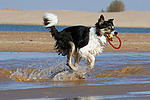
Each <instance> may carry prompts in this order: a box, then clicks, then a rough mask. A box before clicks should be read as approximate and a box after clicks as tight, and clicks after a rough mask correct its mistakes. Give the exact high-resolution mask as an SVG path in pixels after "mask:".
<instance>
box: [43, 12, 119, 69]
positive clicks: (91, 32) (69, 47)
mask: <svg viewBox="0 0 150 100" xmlns="http://www.w3.org/2000/svg"><path fill="white" fill-rule="evenodd" d="M113 20H114V19H109V20H107V21H105V19H104V16H103V15H101V16H100V18H99V19H98V22H97V23H96V24H95V27H86V26H71V27H68V28H65V29H64V30H62V31H61V32H58V30H57V29H56V28H55V25H56V24H57V23H58V17H57V15H55V14H52V13H46V14H45V16H44V17H43V21H44V25H45V27H46V28H48V29H50V32H51V35H52V36H53V37H54V39H55V40H56V44H55V48H56V50H57V52H58V53H59V54H62V55H63V56H66V55H67V64H66V65H67V66H69V67H70V68H71V69H72V70H74V71H77V70H78V67H77V64H78V63H79V62H80V59H81V58H84V59H86V60H87V61H88V62H89V67H90V68H91V69H92V68H93V67H94V64H95V56H96V55H98V54H99V53H101V52H102V51H103V48H104V47H105V45H106V44H107V38H109V39H110V40H111V41H112V38H113V36H115V35H117V34H118V33H117V32H116V31H115V29H114V24H113ZM72 56H73V57H74V65H72V63H71V58H72Z"/></svg>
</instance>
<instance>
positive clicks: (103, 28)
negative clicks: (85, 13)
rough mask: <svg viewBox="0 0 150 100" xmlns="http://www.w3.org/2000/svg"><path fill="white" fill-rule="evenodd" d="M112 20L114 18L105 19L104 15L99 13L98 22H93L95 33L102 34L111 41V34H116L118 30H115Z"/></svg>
mask: <svg viewBox="0 0 150 100" xmlns="http://www.w3.org/2000/svg"><path fill="white" fill-rule="evenodd" d="M113 20H114V19H108V20H107V21H105V18H104V16H103V15H101V16H100V18H99V20H98V22H97V23H96V24H95V26H96V34H97V35H98V36H101V35H104V36H105V37H106V38H109V40H111V41H112V39H113V36H116V35H117V34H118V32H117V31H115V27H114V24H113Z"/></svg>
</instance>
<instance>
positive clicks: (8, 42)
mask: <svg viewBox="0 0 150 100" xmlns="http://www.w3.org/2000/svg"><path fill="white" fill-rule="evenodd" d="M118 36H119V37H120V38H121V40H122V47H121V49H119V50H115V49H113V48H112V47H111V46H110V45H109V44H108V45H107V46H106V48H105V49H104V52H149V51H150V34H149V33H119V35H118ZM54 42H55V41H54V39H53V38H52V37H51V35H50V33H48V32H0V52H55V50H54ZM113 43H114V45H115V46H118V40H116V39H115V38H114V41H113Z"/></svg>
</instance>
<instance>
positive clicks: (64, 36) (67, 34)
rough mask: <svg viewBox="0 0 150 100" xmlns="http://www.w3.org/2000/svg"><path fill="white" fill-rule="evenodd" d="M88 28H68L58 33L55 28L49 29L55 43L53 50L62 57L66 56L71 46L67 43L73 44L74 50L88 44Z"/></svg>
mask: <svg viewBox="0 0 150 100" xmlns="http://www.w3.org/2000/svg"><path fill="white" fill-rule="evenodd" d="M89 31H90V27H85V26H72V27H68V28H66V29H64V30H62V31H61V32H58V31H57V29H56V28H55V26H52V27H51V31H50V32H51V33H52V36H53V37H54V39H55V40H57V41H56V45H55V48H56V49H57V52H59V54H62V55H63V56H66V55H68V53H69V52H70V49H71V46H70V44H69V42H70V41H71V42H73V43H74V44H75V48H76V49H79V48H82V47H84V46H85V45H87V44H88V41H89Z"/></svg>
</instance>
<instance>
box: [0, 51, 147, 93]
mask: <svg viewBox="0 0 150 100" xmlns="http://www.w3.org/2000/svg"><path fill="white" fill-rule="evenodd" d="M0 55H1V56H0V90H16V89H29V88H44V87H62V86H86V85H116V84H142V83H150V52H143V53H106V52H105V53H102V54H100V55H98V56H96V62H95V67H94V69H93V70H91V71H90V72H89V73H87V74H86V75H85V79H82V80H79V81H72V80H75V78H74V77H72V76H73V74H72V76H69V74H66V76H67V75H68V76H69V79H71V78H72V79H71V81H69V82H54V81H53V77H52V74H53V73H55V72H58V71H60V70H62V69H64V68H67V66H65V60H66V58H65V57H62V56H59V55H57V53H33V52H19V53H17V52H1V53H0ZM81 62H82V63H80V66H82V67H84V68H83V69H86V68H88V66H87V65H86V64H85V63H84V62H85V61H84V60H82V61H81ZM39 73H40V74H39ZM68 76H67V78H68ZM60 77H62V76H60ZM70 77H71V78H70ZM66 80H67V81H68V79H66ZM64 81H65V79H64Z"/></svg>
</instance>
